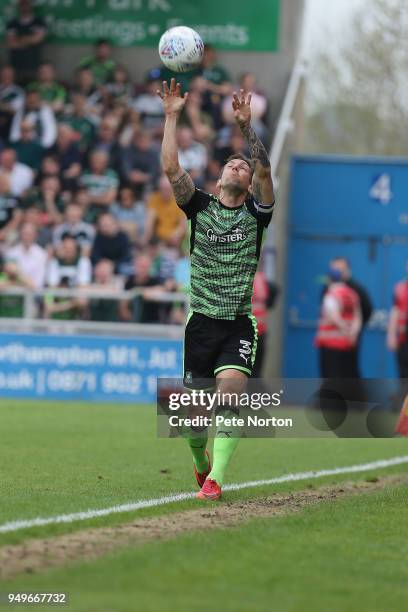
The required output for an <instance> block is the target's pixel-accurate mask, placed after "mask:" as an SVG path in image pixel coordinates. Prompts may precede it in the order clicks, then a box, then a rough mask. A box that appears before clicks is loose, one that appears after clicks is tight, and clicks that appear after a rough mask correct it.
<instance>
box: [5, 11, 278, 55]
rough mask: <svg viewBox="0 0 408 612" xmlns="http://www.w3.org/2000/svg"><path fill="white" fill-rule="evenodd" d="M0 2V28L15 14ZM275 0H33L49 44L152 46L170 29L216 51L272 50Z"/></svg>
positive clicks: (275, 46)
mask: <svg viewBox="0 0 408 612" xmlns="http://www.w3.org/2000/svg"><path fill="white" fill-rule="evenodd" d="M13 5H14V3H13V2H12V1H10V0H0V16H1V30H2V32H1V33H2V34H4V28H5V23H6V22H7V21H8V19H10V17H12V16H13V15H14V14H15V10H14V8H13ZM279 5H280V0H250V1H249V2H241V1H240V0H37V2H35V6H36V7H37V10H38V11H39V12H41V13H42V15H43V16H44V18H45V19H46V21H47V23H48V27H49V40H52V41H55V42H60V43H64V44H86V43H90V42H92V41H94V40H96V39H98V38H108V39H110V40H111V41H112V42H113V43H114V44H115V45H118V46H121V47H134V46H145V47H155V46H156V45H157V43H158V40H159V38H160V35H161V34H162V33H163V32H164V31H165V30H166V29H167V28H169V27H172V26H174V25H188V26H191V27H193V28H195V29H196V30H197V31H198V32H199V33H200V34H201V36H202V37H203V39H204V41H205V42H207V43H211V44H213V45H214V46H215V47H217V48H219V49H227V50H236V51H276V50H277V49H278V40H279V13H280V10H279V9H280V6H279Z"/></svg>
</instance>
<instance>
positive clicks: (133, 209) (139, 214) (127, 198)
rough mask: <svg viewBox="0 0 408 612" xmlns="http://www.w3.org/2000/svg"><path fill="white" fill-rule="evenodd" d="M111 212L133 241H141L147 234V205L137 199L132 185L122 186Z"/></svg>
mask: <svg viewBox="0 0 408 612" xmlns="http://www.w3.org/2000/svg"><path fill="white" fill-rule="evenodd" d="M110 213H111V215H112V216H113V217H115V219H116V221H117V222H118V223H119V227H120V229H122V230H123V231H124V232H126V233H127V235H128V236H129V239H130V241H131V242H136V243H140V242H141V241H142V237H143V236H144V234H145V226H146V206H145V204H144V202H143V201H140V200H136V199H135V194H134V192H133V189H132V188H131V187H126V186H125V187H122V188H121V190H120V192H119V200H118V202H115V203H114V204H113V205H112V206H111V209H110Z"/></svg>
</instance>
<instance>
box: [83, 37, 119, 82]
mask: <svg viewBox="0 0 408 612" xmlns="http://www.w3.org/2000/svg"><path fill="white" fill-rule="evenodd" d="M111 56H112V45H111V44H110V42H109V41H108V40H106V39H105V38H101V39H100V40H98V41H97V42H96V43H95V53H94V55H91V56H90V57H85V58H84V59H83V60H82V61H81V62H80V63H79V66H78V67H79V68H89V69H90V70H91V71H92V74H93V77H94V81H95V83H96V85H104V84H105V83H107V82H108V81H109V80H111V78H112V74H113V71H114V69H115V60H113V59H112V57H111Z"/></svg>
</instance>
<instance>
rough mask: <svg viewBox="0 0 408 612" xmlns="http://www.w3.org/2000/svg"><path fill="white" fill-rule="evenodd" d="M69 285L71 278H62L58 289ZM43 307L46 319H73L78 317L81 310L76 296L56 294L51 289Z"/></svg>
mask: <svg viewBox="0 0 408 612" xmlns="http://www.w3.org/2000/svg"><path fill="white" fill-rule="evenodd" d="M69 287H70V284H69V278H66V277H64V278H62V279H61V281H60V283H59V285H58V289H68V288H69ZM79 306H81V304H79ZM43 307H44V318H45V319H56V320H59V321H73V320H75V319H77V318H78V315H79V312H80V310H81V308H80V307H78V300H77V299H76V298H73V297H61V296H56V295H54V294H53V293H52V292H51V291H50V293H47V295H46V296H45V297H44V305H43Z"/></svg>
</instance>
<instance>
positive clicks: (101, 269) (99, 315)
mask: <svg viewBox="0 0 408 612" xmlns="http://www.w3.org/2000/svg"><path fill="white" fill-rule="evenodd" d="M90 289H91V290H95V291H104V292H106V293H118V291H119V286H118V282H117V280H116V279H115V276H114V266H113V263H112V262H111V261H110V260H109V259H101V260H100V261H99V262H98V263H97V264H96V266H95V269H94V282H93V283H92V286H91V287H90ZM118 316H119V300H115V299H111V300H109V299H104V298H99V299H98V298H96V297H95V298H93V297H92V298H91V299H90V301H89V318H90V319H91V321H117V320H118Z"/></svg>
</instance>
